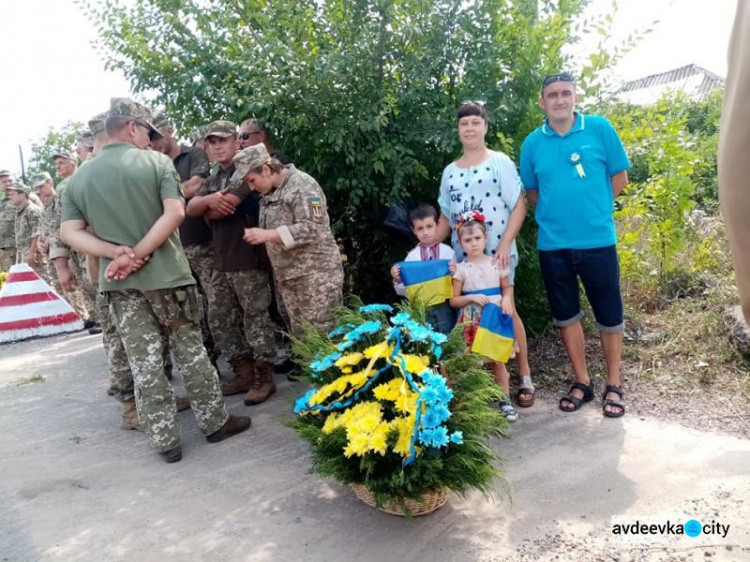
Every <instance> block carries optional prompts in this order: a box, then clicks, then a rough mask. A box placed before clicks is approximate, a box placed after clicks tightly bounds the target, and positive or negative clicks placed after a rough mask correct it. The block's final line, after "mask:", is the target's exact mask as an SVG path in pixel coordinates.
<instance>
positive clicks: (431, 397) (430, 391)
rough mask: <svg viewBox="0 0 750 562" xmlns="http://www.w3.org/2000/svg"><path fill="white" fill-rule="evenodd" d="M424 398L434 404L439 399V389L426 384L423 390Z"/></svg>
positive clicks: (427, 402)
mask: <svg viewBox="0 0 750 562" xmlns="http://www.w3.org/2000/svg"><path fill="white" fill-rule="evenodd" d="M421 395H422V400H423V401H424V402H425V403H426V404H434V403H435V402H437V401H438V400H439V398H438V393H437V391H436V390H435V389H434V388H432V387H431V386H425V387H424V388H423V389H422V392H421Z"/></svg>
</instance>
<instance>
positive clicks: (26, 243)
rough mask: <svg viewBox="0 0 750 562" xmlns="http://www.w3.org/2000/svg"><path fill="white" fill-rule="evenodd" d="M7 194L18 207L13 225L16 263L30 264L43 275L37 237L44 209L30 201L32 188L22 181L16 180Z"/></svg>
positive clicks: (16, 207) (14, 205) (15, 206)
mask: <svg viewBox="0 0 750 562" xmlns="http://www.w3.org/2000/svg"><path fill="white" fill-rule="evenodd" d="M7 194H8V198H9V200H10V203H11V205H13V207H14V208H15V209H16V217H15V222H14V225H13V228H14V231H15V233H16V259H15V263H25V264H28V265H29V266H31V268H32V269H33V270H34V271H36V272H37V273H38V274H39V276H40V277H41V276H42V269H41V264H40V263H39V256H38V254H39V251H38V249H37V239H38V238H39V219H41V217H42V210H41V209H40V208H39V207H38V206H36V205H35V204H34V203H32V202H31V201H29V195H30V194H31V188H30V187H29V186H28V185H26V184H24V183H22V182H21V181H18V180H16V181H14V182H13V185H11V186H10V187H9V188H8V189H7Z"/></svg>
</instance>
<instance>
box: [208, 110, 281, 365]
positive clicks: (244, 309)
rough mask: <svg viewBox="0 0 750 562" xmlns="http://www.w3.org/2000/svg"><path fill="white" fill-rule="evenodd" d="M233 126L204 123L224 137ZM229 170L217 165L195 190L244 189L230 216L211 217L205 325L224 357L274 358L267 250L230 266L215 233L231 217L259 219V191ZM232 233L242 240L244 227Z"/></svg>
mask: <svg viewBox="0 0 750 562" xmlns="http://www.w3.org/2000/svg"><path fill="white" fill-rule="evenodd" d="M235 129H236V125H234V123H231V122H229V121H215V122H213V123H211V124H209V125H208V127H207V128H206V134H207V136H211V135H216V136H228V135H229V134H234V133H232V132H231V131H234V130H235ZM233 173H234V167H233V166H231V167H230V168H228V169H226V170H221V169H220V170H218V172H217V173H216V174H212V175H211V176H210V177H209V178H208V179H207V180H206V182H205V183H204V184H203V186H202V187H201V189H200V191H199V192H198V195H200V196H205V195H210V194H213V193H216V192H218V191H222V190H224V189H228V191H229V192H230V193H235V194H238V195H239V193H240V192H242V191H243V190H244V200H243V203H242V204H241V205H240V206H238V207H237V210H236V211H235V214H234V215H230V216H229V217H226V218H224V219H220V220H215V221H212V222H211V226H212V228H213V230H214V237H213V242H214V260H215V261H214V264H213V265H214V268H213V271H212V274H211V281H210V284H209V285H208V286H209V291H208V295H207V296H208V316H209V325H210V326H211V328H212V333H213V336H214V339H215V340H216V344H217V345H218V346H219V349H220V350H221V352H222V353H223V354H224V357H226V359H227V360H229V361H232V360H233V359H236V358H240V357H250V356H254V357H255V359H256V360H259V361H263V362H269V363H273V361H274V359H275V357H276V348H275V339H274V325H273V322H272V321H271V317H270V316H269V313H268V308H269V306H270V304H271V285H270V280H269V274H268V272H267V271H265V270H263V269H262V267H263V265H264V264H263V263H262V262H264V261H265V263H266V264H267V258H266V256H265V252H263V251H262V249H261V250H258V251H256V252H255V254H256V256H257V258H256V259H255V261H256V263H255V265H254V266H252V267H251V266H247V267H244V268H242V269H240V270H235V271H231V269H235V266H233V265H232V264H227V263H225V262H226V261H227V260H225V259H224V257H225V254H226V252H227V249H226V248H225V247H224V246H223V242H222V240H223V238H222V237H221V236H219V235H218V232H219V230H220V229H221V228H223V227H225V226H226V224H227V223H229V222H230V221H238V220H239V221H242V225H243V226H251V225H252V224H256V223H257V212H258V211H257V195H256V194H249V192H248V190H247V187H246V186H244V184H243V182H242V180H241V179H240V181H234V180H233V179H232V181H230V178H232V174H233ZM248 195H249V197H248ZM243 215H244V216H243ZM253 215H254V216H253ZM236 235H237V236H239V239H240V240H241V238H242V227H240V228H239V230H238V232H237V233H236ZM219 326H221V328H220V329H219Z"/></svg>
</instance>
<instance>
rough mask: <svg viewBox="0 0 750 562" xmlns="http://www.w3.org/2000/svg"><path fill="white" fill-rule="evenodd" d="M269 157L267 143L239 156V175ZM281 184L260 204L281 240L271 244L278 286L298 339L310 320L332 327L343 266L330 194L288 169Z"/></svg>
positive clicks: (266, 225)
mask: <svg viewBox="0 0 750 562" xmlns="http://www.w3.org/2000/svg"><path fill="white" fill-rule="evenodd" d="M268 158H269V156H268V152H266V149H265V147H264V146H263V145H254V146H250V147H248V148H246V149H245V150H243V151H242V152H241V153H240V154H239V155H238V156H237V157H235V165H236V167H237V175H238V176H242V175H244V174H246V173H247V171H248V170H250V169H254V168H255V167H257V165H258V163H263V162H265V161H267V160H268ZM285 170H286V176H285V178H284V179H283V180H282V182H281V185H280V186H279V187H278V188H277V189H275V190H274V191H272V192H270V193H268V194H266V195H264V196H263V197H262V199H261V202H260V223H259V226H260V228H263V229H267V230H275V231H276V232H277V233H278V234H279V236H280V237H281V244H273V243H268V244H266V250H267V252H268V257H269V258H270V260H271V265H272V266H273V271H274V275H275V276H276V284H277V287H278V289H279V293H280V294H281V298H282V300H283V303H284V306H285V307H286V310H287V313H288V314H289V320H290V322H291V329H292V333H293V334H294V335H295V336H297V337H299V336H301V335H302V328H303V325H304V323H305V322H309V323H310V324H312V325H313V326H314V327H315V328H318V329H320V330H328V329H329V328H330V327H331V324H332V322H333V315H332V311H333V308H335V307H337V306H341V304H342V302H343V294H342V291H343V284H344V270H343V267H342V265H341V253H340V252H339V248H338V245H337V244H336V240H335V239H334V238H333V234H332V233H331V228H330V221H329V218H328V210H327V207H326V197H325V194H324V193H323V190H322V189H321V188H320V186H319V185H318V182H316V181H315V180H314V179H313V178H312V177H310V176H309V175H308V174H306V173H304V172H301V171H299V170H297V169H296V168H295V167H294V165H288V166H286V167H285Z"/></svg>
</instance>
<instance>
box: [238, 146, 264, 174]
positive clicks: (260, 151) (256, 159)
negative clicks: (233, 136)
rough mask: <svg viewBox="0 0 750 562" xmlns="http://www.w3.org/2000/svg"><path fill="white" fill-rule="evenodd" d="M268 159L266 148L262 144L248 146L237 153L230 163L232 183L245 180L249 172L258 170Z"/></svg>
mask: <svg viewBox="0 0 750 562" xmlns="http://www.w3.org/2000/svg"><path fill="white" fill-rule="evenodd" d="M269 158H270V156H269V154H268V151H267V150H266V146H265V145H264V144H260V143H259V144H254V145H253V146H248V147H247V148H246V149H244V150H241V151H240V152H238V153H237V154H236V155H235V157H234V159H233V160H232V163H233V164H234V169H235V172H234V175H232V181H241V180H243V179H245V176H246V175H247V173H248V172H249V171H250V170H254V169H256V168H259V167H260V166H261V165H263V164H265V163H266V162H268V159H269Z"/></svg>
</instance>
